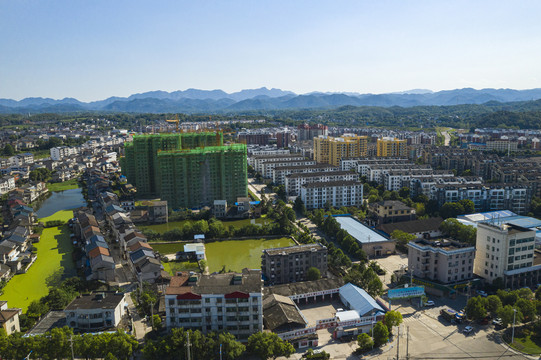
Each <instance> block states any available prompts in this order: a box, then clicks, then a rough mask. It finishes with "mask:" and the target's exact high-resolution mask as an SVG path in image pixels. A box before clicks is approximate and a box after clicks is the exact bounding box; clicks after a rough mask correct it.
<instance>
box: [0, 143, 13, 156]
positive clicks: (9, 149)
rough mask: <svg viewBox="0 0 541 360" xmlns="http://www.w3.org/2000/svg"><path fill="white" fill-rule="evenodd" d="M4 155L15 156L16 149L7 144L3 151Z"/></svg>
mask: <svg viewBox="0 0 541 360" xmlns="http://www.w3.org/2000/svg"><path fill="white" fill-rule="evenodd" d="M2 155H4V156H13V155H15V149H14V148H13V146H12V145H11V144H6V145H5V146H4V148H3V149H2Z"/></svg>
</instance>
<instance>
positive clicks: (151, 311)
mask: <svg viewBox="0 0 541 360" xmlns="http://www.w3.org/2000/svg"><path fill="white" fill-rule="evenodd" d="M150 320H151V321H152V330H154V301H151V302H150Z"/></svg>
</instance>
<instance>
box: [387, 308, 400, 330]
mask: <svg viewBox="0 0 541 360" xmlns="http://www.w3.org/2000/svg"><path fill="white" fill-rule="evenodd" d="M402 321H403V320H402V314H401V313H399V312H398V311H395V310H391V311H387V312H386V313H385V317H384V318H383V323H384V324H385V326H387V329H389V333H392V329H393V326H398V325H400V324H402Z"/></svg>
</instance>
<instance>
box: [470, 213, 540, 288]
mask: <svg viewBox="0 0 541 360" xmlns="http://www.w3.org/2000/svg"><path fill="white" fill-rule="evenodd" d="M475 247H476V254H475V262H474V273H475V274H476V275H479V276H481V277H482V278H485V279H486V280H487V281H488V282H490V283H492V282H493V281H494V280H495V279H497V278H501V279H502V280H504V276H505V275H506V272H508V271H512V270H517V269H525V268H529V267H532V266H533V258H534V251H535V231H534V230H530V229H527V228H523V227H520V226H516V225H511V224H508V223H504V224H492V223H490V222H486V223H479V224H477V240H476V245H475Z"/></svg>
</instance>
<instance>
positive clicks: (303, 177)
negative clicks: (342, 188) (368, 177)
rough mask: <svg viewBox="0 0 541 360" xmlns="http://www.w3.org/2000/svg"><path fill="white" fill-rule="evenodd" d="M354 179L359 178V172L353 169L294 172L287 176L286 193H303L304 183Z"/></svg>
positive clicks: (291, 194)
mask: <svg viewBox="0 0 541 360" xmlns="http://www.w3.org/2000/svg"><path fill="white" fill-rule="evenodd" d="M340 180H342V181H353V180H359V174H357V173H355V172H352V171H331V172H329V171H323V172H313V173H294V174H290V175H288V176H286V177H285V188H286V193H287V194H288V195H290V196H296V195H299V194H300V193H301V187H302V185H304V184H308V183H312V182H330V181H340Z"/></svg>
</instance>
